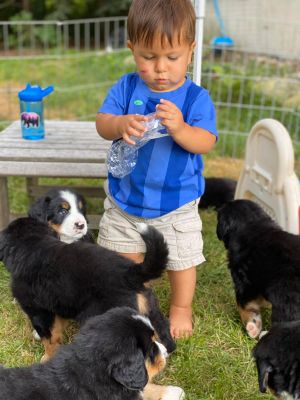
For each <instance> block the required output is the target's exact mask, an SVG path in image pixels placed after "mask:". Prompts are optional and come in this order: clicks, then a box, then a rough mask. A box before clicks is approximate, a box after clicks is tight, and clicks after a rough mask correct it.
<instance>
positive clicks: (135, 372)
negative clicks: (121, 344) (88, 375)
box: [110, 349, 148, 390]
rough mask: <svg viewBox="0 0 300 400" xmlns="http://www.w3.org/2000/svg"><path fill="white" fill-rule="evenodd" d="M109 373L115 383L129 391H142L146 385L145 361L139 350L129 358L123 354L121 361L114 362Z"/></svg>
mask: <svg viewBox="0 0 300 400" xmlns="http://www.w3.org/2000/svg"><path fill="white" fill-rule="evenodd" d="M120 356H121V357H122V355H120ZM110 373H111V376H112V377H113V378H114V379H115V380H116V381H117V382H119V383H120V384H121V385H122V386H124V387H126V388H127V389H129V390H142V389H143V388H144V387H145V386H146V384H147V383H148V373H147V370H146V367H145V360H144V356H143V353H142V351H141V350H140V349H138V350H137V351H136V352H135V353H134V354H130V355H129V357H128V355H126V354H124V355H123V357H122V358H121V359H119V360H114V362H113V365H112V366H111V372H110Z"/></svg>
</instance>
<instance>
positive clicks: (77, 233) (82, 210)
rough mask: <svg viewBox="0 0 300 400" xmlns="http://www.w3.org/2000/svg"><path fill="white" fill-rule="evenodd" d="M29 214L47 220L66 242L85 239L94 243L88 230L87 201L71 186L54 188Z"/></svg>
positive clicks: (31, 207)
mask: <svg viewBox="0 0 300 400" xmlns="http://www.w3.org/2000/svg"><path fill="white" fill-rule="evenodd" d="M28 216H29V217H31V218H35V219H37V220H38V221H42V222H46V223H48V224H49V226H51V227H52V229H54V230H55V231H56V232H57V233H58V235H59V237H60V239H61V240H62V241H65V242H66V243H72V242H74V241H76V240H84V241H87V242H91V243H94V239H93V236H92V234H91V232H90V231H89V230H88V221H87V215H86V201H85V199H84V197H83V196H82V195H81V194H79V193H77V192H76V191H74V190H72V189H70V188H52V189H50V190H49V191H48V192H46V193H45V194H44V195H43V196H41V197H39V198H38V199H37V200H36V201H35V202H34V203H33V204H32V205H31V206H30V208H29V212H28Z"/></svg>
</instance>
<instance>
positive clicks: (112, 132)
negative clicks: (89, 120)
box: [96, 113, 147, 144]
mask: <svg viewBox="0 0 300 400" xmlns="http://www.w3.org/2000/svg"><path fill="white" fill-rule="evenodd" d="M144 121H147V117H145V116H144V115H135V114H128V115H114V114H104V113H99V114H97V117H96V129H97V132H98V133H99V135H100V136H102V137H103V138H104V139H108V140H116V139H120V138H123V139H124V141H125V142H127V143H128V144H134V141H133V140H131V139H130V136H136V137H140V136H142V135H143V133H144V132H145V130H146V129H145V127H144V126H143V125H142V124H141V122H144Z"/></svg>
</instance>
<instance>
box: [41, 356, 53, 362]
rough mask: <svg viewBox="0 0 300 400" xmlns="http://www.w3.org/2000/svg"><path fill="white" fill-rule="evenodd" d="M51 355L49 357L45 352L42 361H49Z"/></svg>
mask: <svg viewBox="0 0 300 400" xmlns="http://www.w3.org/2000/svg"><path fill="white" fill-rule="evenodd" d="M50 358H51V357H49V356H48V355H47V354H44V355H43V357H42V358H41V363H42V364H44V363H45V362H47V361H49V360H50Z"/></svg>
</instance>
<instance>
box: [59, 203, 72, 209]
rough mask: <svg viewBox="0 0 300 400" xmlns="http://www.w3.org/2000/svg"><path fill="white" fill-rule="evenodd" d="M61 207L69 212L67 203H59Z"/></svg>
mask: <svg viewBox="0 0 300 400" xmlns="http://www.w3.org/2000/svg"><path fill="white" fill-rule="evenodd" d="M61 207H62V208H65V209H66V210H69V209H70V204H69V203H67V202H66V201H64V202H62V203H61Z"/></svg>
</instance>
